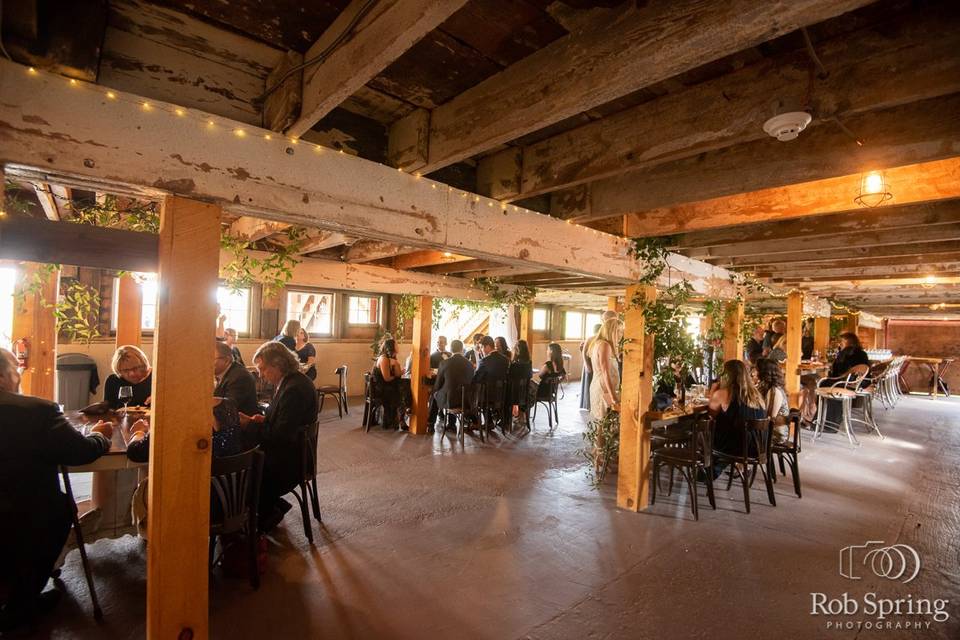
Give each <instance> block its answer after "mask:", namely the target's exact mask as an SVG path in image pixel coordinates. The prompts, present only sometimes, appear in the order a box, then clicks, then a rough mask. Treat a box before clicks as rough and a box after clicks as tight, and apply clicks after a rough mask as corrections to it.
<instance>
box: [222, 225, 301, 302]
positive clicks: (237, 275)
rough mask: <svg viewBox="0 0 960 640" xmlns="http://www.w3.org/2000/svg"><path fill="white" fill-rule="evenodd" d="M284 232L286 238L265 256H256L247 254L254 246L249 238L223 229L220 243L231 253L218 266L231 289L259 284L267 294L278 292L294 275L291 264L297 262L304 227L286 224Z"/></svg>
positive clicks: (236, 289) (235, 289) (271, 294)
mask: <svg viewBox="0 0 960 640" xmlns="http://www.w3.org/2000/svg"><path fill="white" fill-rule="evenodd" d="M284 236H285V238H284V240H285V241H284V242H282V243H280V244H278V245H277V246H275V247H273V248H271V250H270V252H269V253H268V255H267V256H266V257H264V258H257V257H254V256H251V255H249V254H248V251H250V250H251V249H253V248H254V244H253V242H252V241H251V240H249V239H248V238H246V237H243V236H232V235H230V234H229V233H227V232H226V231H224V232H223V233H222V234H221V235H220V246H221V247H222V248H223V249H224V250H225V251H227V252H229V253H230V261H229V262H227V264H225V265H223V266H221V268H220V273H221V275H222V277H223V280H224V284H225V285H226V286H227V287H229V288H230V290H231V291H239V290H240V289H245V288H247V287H250V286H252V285H254V284H260V285H262V286H263V292H264V294H265V295H267V296H273V295H276V294H278V293H280V292H281V291H282V290H283V288H284V287H286V286H287V283H289V282H290V279H291V278H292V277H293V268H294V267H296V266H297V265H298V264H299V263H300V258H299V255H300V248H301V247H302V246H303V243H304V241H305V239H306V229H304V228H302V227H287V229H286V230H285V231H284Z"/></svg>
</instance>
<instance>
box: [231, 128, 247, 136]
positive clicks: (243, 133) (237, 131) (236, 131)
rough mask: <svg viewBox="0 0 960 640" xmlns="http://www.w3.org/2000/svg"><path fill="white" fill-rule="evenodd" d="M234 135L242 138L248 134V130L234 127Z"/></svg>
mask: <svg viewBox="0 0 960 640" xmlns="http://www.w3.org/2000/svg"><path fill="white" fill-rule="evenodd" d="M233 135H235V136H237V137H238V138H242V137H244V136H246V135H247V132H246V131H244V130H243V129H234V130H233Z"/></svg>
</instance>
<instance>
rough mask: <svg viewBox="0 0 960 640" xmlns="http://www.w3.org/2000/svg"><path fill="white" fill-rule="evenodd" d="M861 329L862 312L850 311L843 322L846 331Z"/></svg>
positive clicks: (852, 331) (854, 331) (853, 331)
mask: <svg viewBox="0 0 960 640" xmlns="http://www.w3.org/2000/svg"><path fill="white" fill-rule="evenodd" d="M859 330H860V314H859V313H848V314H847V319H846V321H844V323H843V331H844V333H856V332H857V331H859Z"/></svg>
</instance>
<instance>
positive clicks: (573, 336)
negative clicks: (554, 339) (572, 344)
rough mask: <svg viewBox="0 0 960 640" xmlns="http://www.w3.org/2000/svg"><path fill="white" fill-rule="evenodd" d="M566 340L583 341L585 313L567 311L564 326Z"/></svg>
mask: <svg viewBox="0 0 960 640" xmlns="http://www.w3.org/2000/svg"><path fill="white" fill-rule="evenodd" d="M563 339H564V340H583V313H581V312H580V311H567V313H566V314H565V318H564V325H563Z"/></svg>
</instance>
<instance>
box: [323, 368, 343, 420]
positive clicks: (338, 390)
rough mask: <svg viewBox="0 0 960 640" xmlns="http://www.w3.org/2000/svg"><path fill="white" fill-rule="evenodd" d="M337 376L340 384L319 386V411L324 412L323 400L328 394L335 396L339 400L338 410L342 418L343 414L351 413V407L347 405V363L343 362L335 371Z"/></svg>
mask: <svg viewBox="0 0 960 640" xmlns="http://www.w3.org/2000/svg"><path fill="white" fill-rule="evenodd" d="M333 373H334V374H335V375H336V376H337V380H338V381H339V382H338V384H335V385H334V384H325V385H321V386H319V387H317V405H318V406H319V407H320V408H319V409H317V413H322V412H323V401H324V400H325V399H326V397H327V396H333V397H334V398H335V399H336V401H337V411H338V412H339V413H340V419H343V414H347V415H350V407H348V406H347V365H345V364H342V365H340V366H339V367H337V369H336V371H334V372H333Z"/></svg>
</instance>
